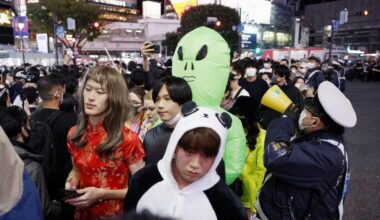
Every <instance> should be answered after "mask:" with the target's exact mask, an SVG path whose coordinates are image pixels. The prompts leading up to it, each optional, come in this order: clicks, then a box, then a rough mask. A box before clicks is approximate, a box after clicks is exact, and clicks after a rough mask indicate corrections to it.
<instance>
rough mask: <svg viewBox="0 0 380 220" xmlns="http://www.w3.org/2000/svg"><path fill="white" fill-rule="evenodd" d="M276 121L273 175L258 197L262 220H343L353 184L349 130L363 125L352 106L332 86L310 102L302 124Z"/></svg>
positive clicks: (271, 142)
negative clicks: (345, 201)
mask: <svg viewBox="0 0 380 220" xmlns="http://www.w3.org/2000/svg"><path fill="white" fill-rule="evenodd" d="M294 119H295V118H293V119H292V117H282V118H278V119H274V120H273V121H272V122H271V124H270V125H269V127H268V130H267V135H266V140H265V145H264V146H265V151H264V163H265V166H266V168H267V170H268V175H267V177H266V179H265V180H264V183H263V187H262V188H261V191H260V193H259V194H258V200H257V202H256V209H257V212H258V215H259V216H258V218H259V219H292V220H293V219H338V218H340V219H341V218H342V215H343V199H344V197H345V194H346V192H347V188H348V182H349V171H348V158H347V153H346V151H345V147H344V145H343V144H344V141H343V137H342V136H343V133H344V128H345V127H354V126H355V124H356V121H357V118H356V113H355V111H354V109H353V107H352V105H351V102H350V101H349V100H348V99H347V98H346V97H345V96H344V95H343V93H342V92H341V91H340V90H339V89H338V88H337V87H336V86H334V85H333V84H332V83H331V82H328V81H325V82H322V83H321V84H320V86H319V89H318V90H317V91H316V94H315V96H314V97H310V98H306V100H305V107H304V108H303V110H302V112H301V115H300V117H299V119H298V128H299V130H300V134H301V135H300V137H298V138H296V139H294V140H292V136H293V135H294V134H295V131H296V125H297V120H294Z"/></svg>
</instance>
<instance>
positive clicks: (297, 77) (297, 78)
mask: <svg viewBox="0 0 380 220" xmlns="http://www.w3.org/2000/svg"><path fill="white" fill-rule="evenodd" d="M299 79H302V80H303V82H304V83H305V79H304V78H303V77H302V76H296V77H295V78H294V80H293V84H296V83H297V81H298V80H299Z"/></svg>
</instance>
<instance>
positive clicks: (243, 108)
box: [230, 96, 260, 150]
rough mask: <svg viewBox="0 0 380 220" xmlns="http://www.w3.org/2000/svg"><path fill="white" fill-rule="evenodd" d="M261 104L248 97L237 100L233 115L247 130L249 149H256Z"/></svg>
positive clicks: (232, 111)
mask: <svg viewBox="0 0 380 220" xmlns="http://www.w3.org/2000/svg"><path fill="white" fill-rule="evenodd" d="M259 106H260V105H259V103H258V102H257V101H255V100H254V99H252V98H250V97H247V96H240V97H239V98H237V100H236V102H235V104H234V106H233V107H232V109H231V111H230V112H231V113H232V114H234V115H236V116H237V117H238V118H239V119H240V120H241V122H242V125H243V127H244V128H245V130H246V140H247V144H248V147H249V148H250V149H251V150H254V149H255V147H256V143H257V141H256V139H257V136H258V135H259V133H260V128H259V123H258V122H259V121H260V113H259Z"/></svg>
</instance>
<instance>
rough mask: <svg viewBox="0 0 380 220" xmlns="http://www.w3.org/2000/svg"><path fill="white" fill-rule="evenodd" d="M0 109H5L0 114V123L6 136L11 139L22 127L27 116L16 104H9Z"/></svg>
mask: <svg viewBox="0 0 380 220" xmlns="http://www.w3.org/2000/svg"><path fill="white" fill-rule="evenodd" d="M2 111H5V112H4V113H5V114H2V117H1V119H0V125H1V127H2V128H3V129H4V132H5V133H6V134H7V136H8V138H9V139H13V138H15V137H16V136H17V135H18V134H19V133H20V132H21V129H22V127H23V126H25V125H26V123H27V120H28V117H27V115H26V113H25V111H24V110H23V109H22V108H20V107H18V106H11V107H9V108H6V109H5V110H2Z"/></svg>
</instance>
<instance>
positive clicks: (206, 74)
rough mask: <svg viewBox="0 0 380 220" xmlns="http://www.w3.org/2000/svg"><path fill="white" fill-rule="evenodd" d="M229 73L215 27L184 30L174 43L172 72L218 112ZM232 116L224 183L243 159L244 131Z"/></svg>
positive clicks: (225, 48) (195, 97)
mask: <svg viewBox="0 0 380 220" xmlns="http://www.w3.org/2000/svg"><path fill="white" fill-rule="evenodd" d="M229 73H230V49H229V48H228V44H227V42H226V41H225V40H224V39H223V37H222V36H221V35H220V34H219V33H217V32H216V31H214V30H212V29H210V28H207V27H199V28H196V29H194V30H193V31H191V32H189V33H187V34H186V35H185V36H183V37H182V39H181V41H180V42H179V43H178V45H177V48H176V51H175V53H174V56H173V75H174V76H177V77H181V78H183V79H185V80H186V81H187V82H188V83H189V85H190V87H191V90H192V94H193V101H195V102H196V103H197V105H199V106H204V107H209V108H212V109H214V110H216V111H217V112H219V113H222V112H227V111H225V110H224V109H222V108H221V107H220V104H221V103H222V99H223V96H224V91H225V88H226V85H227V82H228V77H229ZM230 116H231V118H232V125H231V128H229V129H228V136H227V144H226V151H225V153H224V157H223V159H224V163H225V173H226V183H227V184H231V183H232V182H233V181H234V180H235V179H236V178H237V177H238V176H239V175H240V173H241V171H242V170H243V166H244V161H245V160H244V159H245V156H246V155H245V144H246V140H245V135H244V130H243V126H242V124H241V122H240V120H239V119H238V118H237V117H235V116H233V115H230Z"/></svg>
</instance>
